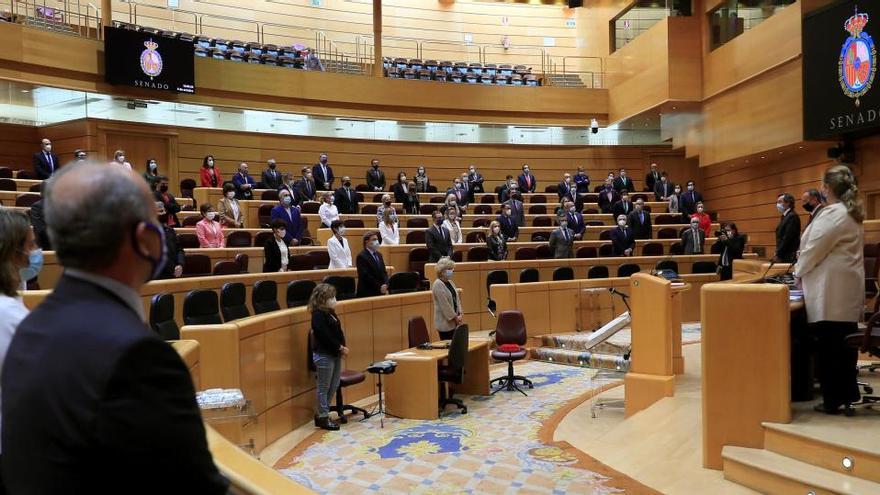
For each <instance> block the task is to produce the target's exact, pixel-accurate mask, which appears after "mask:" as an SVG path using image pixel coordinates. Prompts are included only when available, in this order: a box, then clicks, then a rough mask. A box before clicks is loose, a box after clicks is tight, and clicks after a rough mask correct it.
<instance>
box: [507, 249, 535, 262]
mask: <svg viewBox="0 0 880 495" xmlns="http://www.w3.org/2000/svg"><path fill="white" fill-rule="evenodd" d="M513 259H515V260H535V259H538V251H537V250H536V249H535V248H533V247H521V248H517V250H516V252H515V253H514V254H513Z"/></svg>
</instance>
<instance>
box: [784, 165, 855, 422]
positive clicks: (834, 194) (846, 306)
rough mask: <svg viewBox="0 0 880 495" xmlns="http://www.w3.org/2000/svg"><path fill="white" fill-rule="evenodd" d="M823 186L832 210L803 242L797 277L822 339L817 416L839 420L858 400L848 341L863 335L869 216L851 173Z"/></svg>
mask: <svg viewBox="0 0 880 495" xmlns="http://www.w3.org/2000/svg"><path fill="white" fill-rule="evenodd" d="M822 182H823V184H822V193H823V194H824V195H825V197H826V198H828V205H827V206H825V207H824V208H822V209H821V210H820V211H819V213H818V214H817V215H816V217H815V218H813V220H812V222H810V224H809V225H808V226H807V228H806V230H804V233H803V235H802V236H801V250H800V253H799V255H798V260H797V264H796V266H795V270H794V275H795V277H796V278H797V279H798V280H799V282H800V284H801V286H802V287H803V290H804V304H805V305H806V308H807V322H808V323H810V324H811V325H812V326H813V329H814V331H815V333H816V336H817V337H818V339H819V346H818V352H817V357H818V363H817V364H818V368H819V382H820V384H821V387H822V398H823V403H822V404H819V405H817V406H816V410H817V411H821V412H825V413H828V414H838V413H840V407H841V406H843V405H845V404H850V403H853V402H857V401H858V400H859V388H858V385H857V383H856V374H857V369H856V362H857V360H858V352H857V350H856V349H852V348H850V347H848V346H847V345H846V342H845V340H844V339H845V338H846V336H847V335H849V334H853V333H857V332H858V321H859V319H860V318H861V316H862V313H863V311H864V306H865V287H864V286H865V283H864V280H865V267H864V254H863V252H862V249H863V246H864V239H863V233H862V225H861V224H862V220H863V219H864V210H863V208H862V202H861V200H860V199H859V197H858V193H859V189H858V186H857V185H856V179H855V176H854V175H853V173H852V171H851V170H850V169H849V168H848V167H846V166H843V165H838V166H835V167H831V168H830V169H829V170H828V171H827V172H825V176H824V178H823V181H822Z"/></svg>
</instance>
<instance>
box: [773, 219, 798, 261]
mask: <svg viewBox="0 0 880 495" xmlns="http://www.w3.org/2000/svg"><path fill="white" fill-rule="evenodd" d="M800 247H801V218H800V217H799V216H798V215H797V213H795V212H794V210H790V211H789V212H788V213H787V214H786V215H783V217H782V219H781V220H779V225H777V226H776V258H778V259H779V261H781V262H783V263H794V262H795V260H797V250H798V249H800Z"/></svg>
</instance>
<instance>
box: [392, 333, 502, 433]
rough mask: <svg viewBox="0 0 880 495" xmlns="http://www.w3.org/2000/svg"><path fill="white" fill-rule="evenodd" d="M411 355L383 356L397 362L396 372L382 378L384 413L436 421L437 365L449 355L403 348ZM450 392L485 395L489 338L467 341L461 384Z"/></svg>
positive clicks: (438, 351) (437, 400)
mask: <svg viewBox="0 0 880 495" xmlns="http://www.w3.org/2000/svg"><path fill="white" fill-rule="evenodd" d="M400 352H401V353H403V352H411V353H413V355H409V356H401V355H399V353H392V354H388V355H386V356H385V359H391V360H393V361H396V362H397V369H396V370H395V371H394V373H392V374H390V375H385V376H384V377H383V379H382V381H383V385H385V388H384V392H385V410H386V411H388V414H390V415H392V416H397V417H400V418H409V419H437V418H438V417H439V415H438V411H439V409H440V408H439V401H440V395H439V393H440V392H439V388H438V386H437V383H438V382H437V365H438V364H439V362H440V360H441V359H445V358H446V356H448V355H449V351H448V350H446V349H431V350H421V349H416V348H410V349H406V350H403V351H400ZM452 388H453V390H454V393H457V394H469V395H489V339H484V338H471V339H470V340H469V341H468V357H467V364H465V368H464V382H463V383H462V384H461V385H453V386H452Z"/></svg>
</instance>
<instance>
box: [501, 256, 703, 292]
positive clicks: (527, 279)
mask: <svg viewBox="0 0 880 495" xmlns="http://www.w3.org/2000/svg"><path fill="white" fill-rule="evenodd" d="M717 267H718V265H716V264H715V262H714V261H696V262H694V263H693V265H692V266H691V273H693V274H699V273H703V274H710V273H715V270H716V269H717ZM654 268H655V270H672V271H674V272H676V273H678V262H677V261H675V260H662V261H659V262H657V265H656V266H655V267H654ZM640 271H641V267H640V266H639V265H638V264H636V263H625V264H623V265H620V266H618V267H617V274H616V276H617V277H629V276H630V275H632V274H634V273H638V272H640ZM610 276H611V271H610V270H609V269H608V267H607V266H605V265H596V266H591V267H590V268H589V270H587V278H588V279H594V278H609V277H610ZM552 280H553V281H554V282H556V281H560V280H574V269H573V268H572V267H570V266H560V267H558V268H556V269H554V270H553V278H552ZM540 281H541V273H540V272H539V271H538V269H537V268H524V269H522V270H521V271H520V272H519V283H521V284H524V283H532V282H540ZM506 283H509V282H508V276H507V272H506V271H505V270H492V271H491V272H489V274H488V275H487V277H486V285H487V286H492V285H495V284H506Z"/></svg>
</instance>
